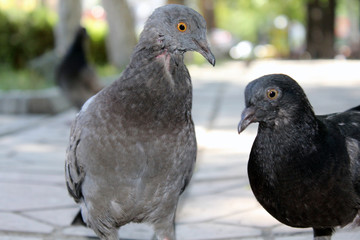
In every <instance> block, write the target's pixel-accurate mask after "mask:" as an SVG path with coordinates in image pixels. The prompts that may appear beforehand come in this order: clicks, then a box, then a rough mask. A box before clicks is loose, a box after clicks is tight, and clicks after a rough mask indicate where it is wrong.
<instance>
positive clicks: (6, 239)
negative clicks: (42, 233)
mask: <svg viewBox="0 0 360 240" xmlns="http://www.w3.org/2000/svg"><path fill="white" fill-rule="evenodd" d="M0 240H43V238H38V237H26V236H21V237H20V236H0Z"/></svg>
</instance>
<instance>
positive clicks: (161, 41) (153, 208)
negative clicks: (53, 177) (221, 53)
mask: <svg viewBox="0 0 360 240" xmlns="http://www.w3.org/2000/svg"><path fill="white" fill-rule="evenodd" d="M186 51H198V52H200V53H201V54H202V55H203V56H204V57H205V58H206V59H207V60H208V61H209V62H210V63H211V64H212V65H214V64H215V58H214V56H213V54H212V53H211V51H210V49H209V46H208V43H207V40H206V23H205V20H204V18H203V17H202V16H201V15H200V14H199V13H197V12H196V11H194V10H192V9H190V8H188V7H185V6H181V5H166V6H163V7H160V8H158V9H156V10H155V11H154V12H153V14H152V15H151V16H150V17H149V19H148V20H147V22H146V24H145V26H144V30H143V32H142V33H141V35H140V40H139V43H138V44H137V46H136V47H135V50H134V52H133V55H132V58H131V61H130V64H129V65H128V66H127V68H126V69H125V70H124V72H123V74H122V76H121V77H120V79H118V80H117V81H115V82H114V83H112V84H111V85H109V86H108V87H106V88H104V89H103V90H102V91H100V92H99V93H98V94H97V95H95V96H94V97H92V98H91V99H89V100H88V101H87V102H86V103H85V104H84V106H83V107H82V109H81V111H80V112H79V114H78V115H77V117H76V119H75V121H74V123H73V125H72V129H71V136H70V145H69V147H68V150H67V159H66V163H65V172H66V182H67V187H68V191H69V193H70V194H71V196H72V197H73V198H74V199H75V201H76V202H77V203H79V204H80V205H81V211H82V217H83V219H84V221H85V222H86V223H87V225H88V226H89V227H91V228H92V229H93V230H94V231H95V233H96V234H97V235H98V236H99V237H100V239H107V240H115V239H118V228H119V227H121V226H123V225H125V224H127V223H129V222H136V223H140V222H146V223H150V224H152V225H153V226H154V230H155V233H156V236H157V238H158V239H161V240H165V239H166V240H173V239H175V226H174V225H175V224H174V223H175V212H176V207H177V203H178V199H179V196H180V194H181V193H182V192H183V191H184V189H185V187H186V186H187V184H188V183H189V181H190V178H191V175H192V172H193V167H194V164H195V159H196V152H197V146H196V139H195V132H194V124H193V121H192V117H191V107H192V83H191V78H190V75H189V72H188V70H187V68H186V66H185V64H184V59H183V58H184V53H185V52H186Z"/></svg>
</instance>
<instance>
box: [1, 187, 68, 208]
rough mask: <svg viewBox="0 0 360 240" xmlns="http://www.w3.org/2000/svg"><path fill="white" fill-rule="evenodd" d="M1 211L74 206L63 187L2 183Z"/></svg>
mask: <svg viewBox="0 0 360 240" xmlns="http://www.w3.org/2000/svg"><path fill="white" fill-rule="evenodd" d="M0 192H1V196H2V197H1V198H0V210H2V211H25V210H38V209H47V208H59V207H68V206H73V205H74V202H73V200H72V199H71V198H70V197H69V196H68V193H67V190H66V187H65V184H64V185H63V186H49V185H37V184H27V183H8V184H5V183H0Z"/></svg>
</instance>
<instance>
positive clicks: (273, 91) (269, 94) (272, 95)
mask: <svg viewBox="0 0 360 240" xmlns="http://www.w3.org/2000/svg"><path fill="white" fill-rule="evenodd" d="M266 96H267V97H268V98H269V99H270V100H274V99H276V98H277V97H278V96H279V92H278V90H276V89H273V88H271V89H269V90H267V93H266Z"/></svg>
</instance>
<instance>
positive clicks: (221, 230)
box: [176, 223, 261, 240]
mask: <svg viewBox="0 0 360 240" xmlns="http://www.w3.org/2000/svg"><path fill="white" fill-rule="evenodd" d="M176 232H177V234H176V235H177V238H178V239H182V240H212V239H214V240H215V239H232V238H240V237H249V236H252V237H258V236H260V235H261V231H260V230H258V229H255V228H248V227H238V226H233V225H223V224H216V223H195V224H179V225H177V228H176Z"/></svg>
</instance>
